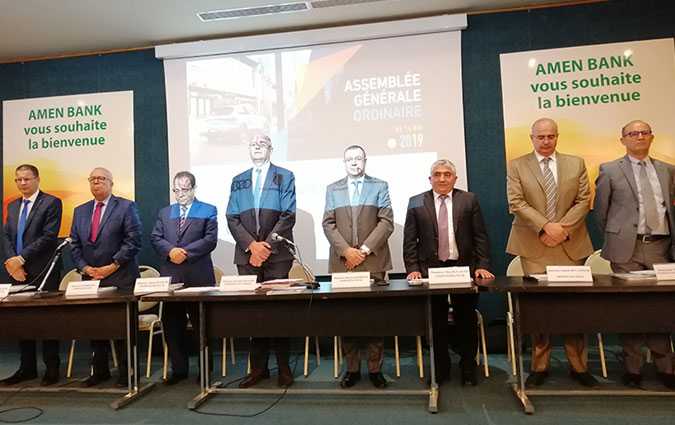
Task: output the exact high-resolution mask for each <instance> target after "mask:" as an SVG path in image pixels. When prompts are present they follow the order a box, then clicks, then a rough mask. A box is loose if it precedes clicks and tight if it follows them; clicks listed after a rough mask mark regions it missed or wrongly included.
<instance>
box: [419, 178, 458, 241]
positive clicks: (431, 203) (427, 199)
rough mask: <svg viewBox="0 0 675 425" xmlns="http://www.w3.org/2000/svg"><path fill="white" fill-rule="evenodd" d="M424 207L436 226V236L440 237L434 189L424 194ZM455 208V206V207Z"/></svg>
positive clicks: (434, 226)
mask: <svg viewBox="0 0 675 425" xmlns="http://www.w3.org/2000/svg"><path fill="white" fill-rule="evenodd" d="M424 209H425V210H426V211H427V214H428V215H429V219H430V220H429V221H431V224H432V227H433V228H434V237H436V238H437V237H438V220H437V219H436V205H435V200H434V191H433V190H430V191H428V192H426V193H425V194H424ZM453 210H454V208H453Z"/></svg>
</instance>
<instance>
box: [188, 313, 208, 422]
mask: <svg viewBox="0 0 675 425" xmlns="http://www.w3.org/2000/svg"><path fill="white" fill-rule="evenodd" d="M207 350H208V347H207V345H206V314H205V311H204V303H203V302H200V303H199V389H200V392H199V394H197V396H195V397H194V398H193V399H192V400H190V401H189V402H188V409H190V410H194V409H196V408H198V407H199V406H200V405H201V404H202V403H204V402H205V401H206V400H207V399H208V397H209V396H210V395H211V393H210V392H209V388H208V375H207V374H208V359H207V358H206V355H207Z"/></svg>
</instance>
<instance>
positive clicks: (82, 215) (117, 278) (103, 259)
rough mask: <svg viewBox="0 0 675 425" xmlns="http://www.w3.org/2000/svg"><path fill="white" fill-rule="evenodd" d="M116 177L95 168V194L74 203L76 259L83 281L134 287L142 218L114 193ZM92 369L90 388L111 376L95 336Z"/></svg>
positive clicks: (103, 344) (123, 369) (123, 372)
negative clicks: (90, 197) (77, 203)
mask: <svg viewBox="0 0 675 425" xmlns="http://www.w3.org/2000/svg"><path fill="white" fill-rule="evenodd" d="M112 187H113V176H112V173H110V171H108V170H106V169H105V168H101V167H97V168H94V169H93V170H92V172H91V173H90V174H89V189H90V190H91V193H92V195H94V199H93V200H91V201H88V202H85V203H84V204H82V205H80V206H78V207H76V208H75V212H74V213H73V224H72V227H71V229H70V238H71V239H72V243H71V247H72V255H73V262H74V263H75V266H76V267H77V269H78V270H79V271H80V273H82V275H83V276H82V278H83V279H84V280H90V279H93V280H100V281H101V283H100V285H101V287H105V286H117V287H118V288H120V289H121V290H131V288H132V287H133V285H134V283H135V281H136V278H137V277H138V276H139V274H138V260H137V258H136V257H137V256H138V252H139V251H140V249H141V233H142V228H141V220H140V218H139V217H138V211H137V209H136V204H135V203H134V202H133V201H130V200H128V199H124V198H119V197H117V196H114V195H113V194H112ZM123 346H124V344H123V341H121V340H120V341H117V346H116V349H117V353H118V356H117V357H118V359H119V372H120V376H119V379H118V381H117V385H118V386H120V387H126V386H127V385H128V378H127V357H126V355H125V354H123V353H124V352H126V350H123V349H122V347H123ZM91 347H92V350H93V351H94V358H93V360H92V364H93V366H94V373H93V374H92V375H91V376H90V377H89V378H88V379H87V380H86V381H85V382H83V386H85V387H91V386H94V385H97V384H99V383H100V382H103V381H106V380H108V379H110V369H109V366H108V351H109V348H110V344H109V343H108V341H105V340H103V341H102V340H92V341H91Z"/></svg>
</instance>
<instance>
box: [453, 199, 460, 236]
mask: <svg viewBox="0 0 675 425" xmlns="http://www.w3.org/2000/svg"><path fill="white" fill-rule="evenodd" d="M461 199H462V196H461V195H460V193H459V191H458V190H457V189H453V191H452V231H453V233H454V234H455V240H456V239H457V230H458V229H459V217H460V203H461V202H462V201H461Z"/></svg>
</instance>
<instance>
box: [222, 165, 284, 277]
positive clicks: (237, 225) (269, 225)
mask: <svg viewBox="0 0 675 425" xmlns="http://www.w3.org/2000/svg"><path fill="white" fill-rule="evenodd" d="M251 171H252V168H249V169H248V170H246V171H244V172H243V173H241V174H239V175H238V176H235V177H234V178H233V179H232V187H231V188H230V199H229V201H228V203H227V226H228V227H229V229H230V232H231V233H232V236H233V237H234V240H235V241H236V242H237V246H236V247H235V250H234V263H235V264H248V260H249V257H250V255H251V254H250V253H248V252H246V250H247V249H248V246H249V245H250V244H251V242H253V241H266V242H267V243H269V244H270V245H271V246H272V255H270V257H269V258H268V259H267V261H266V262H268V263H274V262H277V261H288V260H291V259H292V258H293V256H292V255H291V254H290V253H289V252H288V250H287V249H286V247H284V246H283V245H282V243H280V242H274V241H272V239H271V237H272V233H278V234H279V235H281V236H283V237H285V238H286V239H289V240H293V226H294V225H295V176H294V175H293V173H292V172H291V171H289V170H287V169H285V168H281V167H277V166H276V165H274V164H270V168H269V170H268V171H267V178H266V179H265V184H264V185H263V187H262V194H261V196H260V208H259V210H258V221H259V224H260V229H259V231H256V216H255V211H256V210H255V207H254V204H253V192H252V190H251V187H252V186H253V185H252V180H251Z"/></svg>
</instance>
